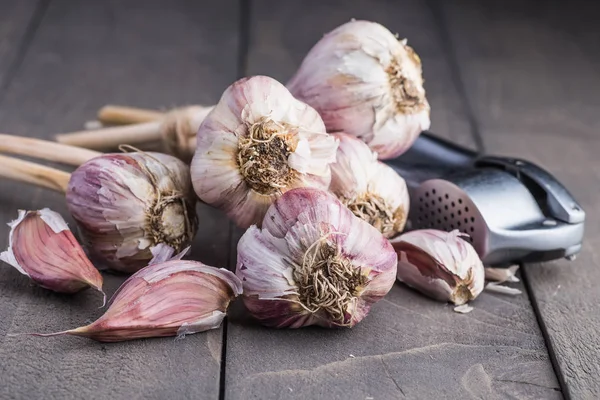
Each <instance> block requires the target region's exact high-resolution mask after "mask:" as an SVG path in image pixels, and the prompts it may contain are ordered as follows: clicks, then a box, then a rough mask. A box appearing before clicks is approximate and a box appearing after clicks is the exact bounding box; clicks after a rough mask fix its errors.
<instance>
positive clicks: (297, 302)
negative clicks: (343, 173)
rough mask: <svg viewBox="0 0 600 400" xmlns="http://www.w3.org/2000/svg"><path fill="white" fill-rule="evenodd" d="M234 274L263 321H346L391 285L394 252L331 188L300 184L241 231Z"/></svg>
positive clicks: (290, 325) (356, 317) (352, 320)
mask: <svg viewBox="0 0 600 400" xmlns="http://www.w3.org/2000/svg"><path fill="white" fill-rule="evenodd" d="M236 274H237V275H238V277H240V278H241V279H242V282H243V286H244V297H243V299H244V303H245V304H246V307H247V308H248V310H249V312H250V313H251V314H252V315H253V316H254V317H255V318H257V319H258V320H259V321H260V322H261V323H262V324H264V325H267V326H272V327H277V328H286V327H288V328H300V327H303V326H308V325H320V326H324V327H340V326H344V327H352V326H354V325H355V324H357V323H358V322H360V321H361V320H362V319H363V318H364V317H365V316H366V315H367V314H368V312H369V310H370V308H371V306H372V304H373V303H375V302H377V301H378V300H379V299H381V298H382V297H383V296H385V294H387V292H388V291H389V290H390V289H391V287H392V285H393V283H394V280H395V275H396V255H395V253H394V251H393V248H392V247H391V245H390V243H389V241H388V240H386V239H385V238H384V237H383V236H382V235H381V233H379V232H378V231H377V230H376V229H375V228H373V227H372V226H371V225H369V224H368V223H366V222H364V221H363V220H361V219H359V218H357V217H355V216H354V215H353V214H352V213H351V212H350V211H349V210H348V209H347V208H346V207H345V206H344V205H343V204H342V203H340V202H339V201H338V200H337V199H336V198H335V197H334V196H333V195H332V194H330V193H328V192H325V191H322V190H318V189H312V188H300V189H294V190H290V191H288V192H286V193H285V194H283V195H282V196H281V197H280V198H279V199H278V200H277V201H275V203H273V205H272V206H271V207H270V208H269V210H268V211H267V214H266V215H265V218H264V220H263V224H262V229H261V228H258V227H256V226H252V227H250V228H249V229H248V230H247V231H246V233H245V234H244V235H243V236H242V238H241V239H240V242H239V244H238V263H237V269H236Z"/></svg>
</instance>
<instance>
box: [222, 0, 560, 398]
mask: <svg viewBox="0 0 600 400" xmlns="http://www.w3.org/2000/svg"><path fill="white" fill-rule="evenodd" d="M252 4H253V8H252V10H251V13H250V14H251V25H250V26H251V34H250V48H249V58H248V73H249V74H265V75H271V76H273V77H275V78H277V79H280V80H282V81H286V80H287V79H289V77H290V76H291V75H292V74H293V72H294V71H295V69H296V68H297V66H298V65H299V64H300V62H301V61H302V58H303V56H304V54H305V53H306V52H307V51H308V50H309V49H310V47H311V46H312V45H313V44H314V43H315V42H316V41H317V40H318V39H319V38H320V37H321V36H322V35H323V33H325V32H327V31H329V30H331V29H333V28H335V27H336V26H337V25H339V24H341V23H343V22H346V21H348V20H350V18H357V19H359V18H365V19H371V20H375V21H378V22H380V23H382V24H384V25H386V26H387V27H389V28H390V29H391V30H393V31H394V32H398V33H399V34H400V36H406V37H408V39H409V44H411V45H413V46H414V48H415V50H416V51H417V52H418V53H419V55H420V56H421V58H422V60H423V65H424V70H425V74H426V89H427V93H428V97H429V99H430V101H431V103H432V110H433V111H432V116H433V128H432V130H433V131H435V132H439V133H441V134H442V135H443V136H446V137H448V138H451V139H453V140H455V141H457V142H459V143H462V144H466V145H469V146H473V144H474V141H473V137H472V136H471V134H470V125H469V122H468V117H467V115H466V109H465V107H464V104H463V103H462V102H461V100H460V96H459V95H458V93H459V90H458V88H457V87H456V81H455V80H454V79H453V77H452V73H451V68H450V64H449V61H448V57H447V55H448V53H447V52H446V51H445V49H444V45H443V43H442V40H443V34H442V32H439V31H438V30H437V27H436V22H435V20H434V15H433V13H432V12H431V9H430V8H429V7H428V6H427V5H425V4H423V3H422V2H419V1H416V0H415V1H406V2H403V3H402V4H401V5H400V4H399V3H397V2H392V1H366V0H365V1H353V2H342V1H316V0H315V1H306V2H301V3H300V2H297V3H289V2H285V3H284V2H277V1H260V2H253V3H252ZM238 235H239V232H238ZM519 287H521V286H519ZM521 288H522V287H521ZM473 305H474V307H475V310H474V311H473V312H472V313H470V314H467V315H459V314H456V313H454V312H453V311H452V308H451V307H450V306H448V305H444V304H441V303H436V302H434V301H431V300H428V299H426V298H425V297H423V296H421V295H419V294H418V293H416V292H414V291H412V290H410V289H408V288H406V287H404V286H402V285H400V284H396V285H395V286H394V288H393V289H392V291H391V292H390V293H389V294H388V296H387V297H386V298H385V299H384V300H382V301H381V302H379V303H378V304H376V305H375V306H374V307H373V309H372V312H371V314H370V315H369V316H368V317H367V318H366V319H365V320H364V321H363V322H361V323H360V324H359V325H357V326H356V327H355V328H353V329H352V330H325V329H319V328H304V329H300V330H273V329H265V328H263V327H260V326H257V325H256V324H254V323H253V322H252V321H251V320H250V319H249V318H248V317H247V315H246V313H245V312H244V309H243V307H242V306H241V305H239V304H238V305H237V308H236V310H235V313H234V314H233V315H232V316H231V318H230V323H229V325H228V330H227V362H226V375H225V378H226V381H225V383H226V385H225V389H226V391H225V395H226V398H227V399H249V398H260V399H279V398H286V399H296V398H297V399H306V398H328V399H347V398H357V399H365V398H367V399H368V398H374V399H399V398H436V397H440V398H506V397H513V398H550V399H551V398H561V397H562V396H561V393H560V390H559V387H558V382H557V380H556V377H555V375H554V372H553V370H552V366H551V363H550V361H549V359H548V355H547V351H546V348H545V345H544V341H543V338H542V335H541V333H540V330H539V328H538V325H537V322H536V319H535V315H534V313H533V311H532V307H531V304H530V302H529V299H528V297H527V295H522V296H519V297H505V296H502V295H494V294H488V293H484V294H483V295H481V296H480V298H478V299H477V301H475V302H474V303H473Z"/></svg>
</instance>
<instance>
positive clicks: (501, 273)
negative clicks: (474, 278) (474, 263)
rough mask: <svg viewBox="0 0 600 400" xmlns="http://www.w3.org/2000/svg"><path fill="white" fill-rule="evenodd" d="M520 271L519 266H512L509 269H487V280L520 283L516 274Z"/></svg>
mask: <svg viewBox="0 0 600 400" xmlns="http://www.w3.org/2000/svg"><path fill="white" fill-rule="evenodd" d="M518 270H519V266H518V265H512V266H510V267H508V268H494V267H485V280H487V281H493V282H496V283H503V282H512V283H516V282H519V278H517V276H516V273H517V271H518Z"/></svg>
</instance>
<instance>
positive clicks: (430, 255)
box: [391, 229, 485, 306]
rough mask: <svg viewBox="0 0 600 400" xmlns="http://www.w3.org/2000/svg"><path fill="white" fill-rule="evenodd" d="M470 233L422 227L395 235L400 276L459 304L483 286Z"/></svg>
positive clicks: (424, 292)
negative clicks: (468, 236) (469, 237)
mask: <svg viewBox="0 0 600 400" xmlns="http://www.w3.org/2000/svg"><path fill="white" fill-rule="evenodd" d="M464 236H467V235H466V234H464V233H461V232H459V231H458V230H453V231H452V232H443V231H438V230H435V229H423V230H416V231H412V232H408V233H405V234H403V235H400V236H399V237H397V238H395V239H392V241H391V242H392V245H393V246H394V249H395V250H396V252H397V253H398V280H400V281H401V282H404V283H406V284H407V285H408V286H410V287H412V288H414V289H416V290H418V291H419V292H421V293H423V294H425V295H427V296H429V297H431V298H433V299H436V300H439V301H450V302H452V303H454V304H455V305H457V306H459V305H462V304H465V303H467V302H468V301H470V300H473V299H475V298H476V297H477V296H478V295H479V294H480V293H481V291H482V290H483V286H484V281H485V271H484V268H483V264H482V262H481V260H480V259H479V256H478V255H477V252H476V251H475V249H474V248H473V246H471V244H470V243H468V242H467V241H465V240H463V239H462V237H464Z"/></svg>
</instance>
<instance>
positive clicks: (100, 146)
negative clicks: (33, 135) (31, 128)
mask: <svg viewBox="0 0 600 400" xmlns="http://www.w3.org/2000/svg"><path fill="white" fill-rule="evenodd" d="M160 127H161V120H158V121H151V122H144V123H140V124H133V125H127V126H115V127H112V128H102V129H96V130H84V131H78V132H69V133H61V134H58V135H56V141H57V142H59V143H63V144H68V145H72V146H78V147H85V148H87V149H94V150H110V149H114V148H115V147H117V146H119V145H120V144H131V145H137V144H143V143H148V142H153V141H158V140H161V137H162V136H161V129H160Z"/></svg>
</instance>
